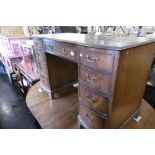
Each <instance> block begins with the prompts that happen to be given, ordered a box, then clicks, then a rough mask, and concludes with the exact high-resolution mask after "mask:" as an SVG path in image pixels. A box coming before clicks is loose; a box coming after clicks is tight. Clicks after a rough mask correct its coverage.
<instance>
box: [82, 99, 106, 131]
mask: <svg viewBox="0 0 155 155" xmlns="http://www.w3.org/2000/svg"><path fill="white" fill-rule="evenodd" d="M79 115H80V117H82V119H83V120H84V122H85V123H86V125H87V126H89V127H91V128H95V129H102V128H105V119H104V118H102V117H100V116H99V115H97V113H96V112H94V111H93V110H91V109H90V108H88V107H87V105H85V104H84V103H83V102H82V101H80V104H79Z"/></svg>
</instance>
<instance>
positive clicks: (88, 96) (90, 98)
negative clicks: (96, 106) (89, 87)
mask: <svg viewBox="0 0 155 155" xmlns="http://www.w3.org/2000/svg"><path fill="white" fill-rule="evenodd" d="M86 98H87V100H88V101H90V102H96V97H95V96H92V97H90V95H88V94H87V93H86Z"/></svg>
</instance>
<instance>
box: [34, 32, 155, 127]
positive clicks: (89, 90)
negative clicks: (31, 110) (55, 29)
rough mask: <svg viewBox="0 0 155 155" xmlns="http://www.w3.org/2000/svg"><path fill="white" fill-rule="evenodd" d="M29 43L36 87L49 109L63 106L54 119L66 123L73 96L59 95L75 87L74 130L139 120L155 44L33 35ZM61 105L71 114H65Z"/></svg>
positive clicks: (135, 39)
mask: <svg viewBox="0 0 155 155" xmlns="http://www.w3.org/2000/svg"><path fill="white" fill-rule="evenodd" d="M33 40H34V48H35V52H36V55H38V56H37V57H38V64H39V65H38V66H39V74H40V86H41V88H42V89H43V90H44V91H45V92H46V93H48V95H49V97H51V103H57V102H59V101H61V102H62V103H61V104H60V106H59V111H57V113H59V114H61V115H62V116H63V117H64V118H66V117H67V118H66V119H69V116H68V115H71V114H72V111H71V109H70V108H72V107H70V106H71V105H72V104H73V102H72V96H70V95H72V91H71V92H70V93H69V92H68V93H67V94H66V95H64V98H63V97H60V96H59V95H60V94H61V93H65V92H67V91H68V90H70V89H71V88H72V87H73V85H74V84H75V83H77V82H78V89H77V92H76V93H75V95H77V96H76V100H77V101H78V107H77V108H76V110H77V111H78V113H77V118H78V122H79V128H120V127H122V126H123V125H124V124H125V123H126V122H127V121H128V120H129V119H130V118H132V117H133V116H137V115H138V113H139V110H140V106H141V102H142V97H143V94H144V90H145V87H146V83H147V79H148V76H149V72H150V68H151V64H152V61H153V57H154V55H155V38H145V37H109V36H102V35H90V34H72V33H70V34H69V33H63V34H52V35H37V36H34V38H33ZM70 97H71V98H70ZM67 100H68V101H67ZM66 102H68V106H69V107H68V108H67V110H70V111H71V112H67V114H64V111H65V110H64V109H65V107H63V104H64V103H66ZM42 104H43V102H42ZM52 105H53V104H52ZM54 105H55V104H54ZM56 105H57V106H58V105H59V103H57V104H56ZM75 105H76V104H73V106H75ZM63 108H64V109H63ZM45 112H46V111H45ZM54 114H55V113H54ZM54 114H53V115H54ZM50 115H52V114H51V113H50ZM62 116H60V115H59V117H62ZM51 117H52V116H51ZM53 118H54V117H53ZM73 118H74V117H73ZM53 121H56V122H57V123H58V124H59V123H60V122H58V121H57V119H54V120H53ZM66 122H67V121H66Z"/></svg>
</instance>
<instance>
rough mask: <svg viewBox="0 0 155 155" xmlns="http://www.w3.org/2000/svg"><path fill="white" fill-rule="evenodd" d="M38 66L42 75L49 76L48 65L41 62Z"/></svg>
mask: <svg viewBox="0 0 155 155" xmlns="http://www.w3.org/2000/svg"><path fill="white" fill-rule="evenodd" d="M38 66H39V70H40V72H41V73H43V74H46V75H48V70H47V64H46V63H42V62H39V63H38Z"/></svg>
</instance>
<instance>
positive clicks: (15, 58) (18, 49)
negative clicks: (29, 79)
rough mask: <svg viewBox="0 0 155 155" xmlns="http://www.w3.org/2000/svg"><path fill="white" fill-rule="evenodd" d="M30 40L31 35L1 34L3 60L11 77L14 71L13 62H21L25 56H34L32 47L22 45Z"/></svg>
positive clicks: (0, 45) (0, 43)
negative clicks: (12, 35)
mask: <svg viewBox="0 0 155 155" xmlns="http://www.w3.org/2000/svg"><path fill="white" fill-rule="evenodd" d="M28 40H30V38H29V37H4V36H0V54H1V61H2V63H3V65H4V66H5V69H6V72H7V74H8V77H9V79H10V80H11V76H10V74H12V72H13V70H12V69H13V68H12V67H13V66H12V64H13V63H15V62H21V60H23V59H24V58H25V59H27V58H29V57H31V56H32V47H31V48H27V47H22V46H21V44H23V43H25V44H26V41H28Z"/></svg>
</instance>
